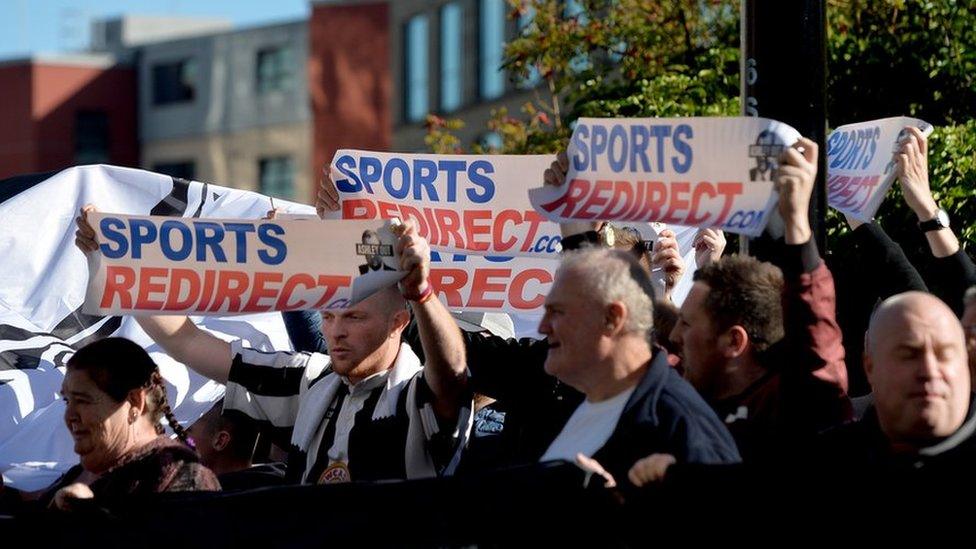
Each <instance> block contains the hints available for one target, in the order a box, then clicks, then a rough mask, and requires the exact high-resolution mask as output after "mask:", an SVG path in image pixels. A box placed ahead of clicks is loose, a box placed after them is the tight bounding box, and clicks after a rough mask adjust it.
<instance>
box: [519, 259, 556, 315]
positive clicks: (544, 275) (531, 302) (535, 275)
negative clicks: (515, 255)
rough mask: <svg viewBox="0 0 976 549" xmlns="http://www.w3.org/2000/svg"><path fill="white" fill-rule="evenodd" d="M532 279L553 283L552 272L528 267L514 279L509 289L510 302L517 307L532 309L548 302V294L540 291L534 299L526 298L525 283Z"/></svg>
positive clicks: (542, 282) (543, 282)
mask: <svg viewBox="0 0 976 549" xmlns="http://www.w3.org/2000/svg"><path fill="white" fill-rule="evenodd" d="M530 280H537V281H539V283H540V284H551V283H552V273H550V272H549V271H546V270H544V269H526V270H524V271H522V272H520V273H518V274H517V275H515V278H514V279H513V280H512V286H511V288H509V290H508V302H509V303H511V304H512V307H514V308H516V309H525V310H532V309H536V308H539V307H542V305H543V304H544V303H545V302H546V294H544V293H538V294H536V296H535V297H533V298H532V299H525V285H526V283H528V282H529V281H530Z"/></svg>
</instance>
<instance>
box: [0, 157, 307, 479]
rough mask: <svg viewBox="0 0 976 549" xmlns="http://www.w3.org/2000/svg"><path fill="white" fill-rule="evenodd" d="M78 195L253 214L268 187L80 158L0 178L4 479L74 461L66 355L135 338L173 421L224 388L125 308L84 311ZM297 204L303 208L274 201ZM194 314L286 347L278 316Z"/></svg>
mask: <svg viewBox="0 0 976 549" xmlns="http://www.w3.org/2000/svg"><path fill="white" fill-rule="evenodd" d="M85 204H95V205H96V206H97V207H98V209H99V210H100V211H103V212H114V213H125V214H133V215H169V216H178V217H217V218H253V219H257V218H260V217H263V216H264V215H266V213H267V212H268V210H269V209H271V207H270V206H271V204H270V201H269V200H268V198H267V197H266V196H263V195H260V194H257V193H253V192H248V191H241V190H236V189H229V188H226V187H219V186H215V185H208V184H206V183H199V182H196V181H186V180H182V179H174V178H172V177H169V176H164V175H160V174H155V173H151V172H146V171H142V170H135V169H129V168H119V167H114V166H103V165H99V166H81V167H76V168H70V169H67V170H63V171H60V172H54V173H47V174H38V175H28V176H21V177H14V178H10V179H6V180H3V181H0V258H2V259H0V473H2V474H3V481H4V484H6V485H8V486H12V487H14V488H18V489H21V490H39V489H42V488H44V487H46V486H47V485H49V484H50V483H51V482H53V481H54V480H55V479H57V477H58V476H60V475H61V473H63V472H64V471H65V470H67V469H68V468H69V467H71V466H72V465H74V464H75V463H77V462H78V457H77V455H75V453H74V451H73V450H72V447H73V443H72V439H71V437H70V435H69V434H68V431H67V429H66V428H65V426H64V422H63V419H62V415H63V411H64V405H63V402H62V401H61V399H60V395H59V390H60V388H61V381H62V379H63V377H64V363H65V361H66V360H67V359H68V357H70V356H71V354H72V353H73V352H74V350H75V349H78V348H79V347H81V346H83V345H85V344H86V343H89V342H91V341H94V340H97V339H100V338H103V337H108V336H111V335H118V336H123V337H127V338H130V339H132V340H134V341H136V342H137V343H140V344H142V345H143V346H145V347H146V348H147V350H148V351H149V352H150V354H151V355H152V357H153V359H154V360H155V361H156V363H157V364H158V365H159V368H160V371H161V373H162V374H163V377H164V378H165V379H166V381H167V389H168V396H169V399H170V402H171V403H172V405H173V407H174V410H175V412H176V416H177V418H178V419H179V420H180V421H181V422H184V423H185V424H189V423H191V422H192V421H194V420H195V419H197V418H198V417H199V416H200V415H201V414H202V413H203V412H205V411H206V410H207V409H209V408H210V406H211V403H212V402H213V401H215V400H217V399H219V398H220V397H221V396H222V395H223V387H222V386H221V385H219V384H217V383H214V382H212V381H209V380H207V379H205V378H203V377H201V376H199V375H197V374H196V373H194V372H192V371H190V370H188V369H187V368H186V367H184V366H183V365H182V364H180V363H177V362H175V361H174V360H172V359H171V358H169V357H168V356H167V355H166V354H165V353H163V352H162V351H161V350H160V348H159V347H158V346H156V345H155V344H154V343H153V342H152V340H150V339H149V338H148V336H146V335H145V334H144V333H143V332H142V330H141V329H140V328H139V326H138V324H137V323H136V322H135V321H134V320H133V319H132V318H129V317H117V316H109V317H101V316H91V315H86V314H84V313H82V311H81V305H82V302H83V301H84V298H85V288H86V284H87V278H88V267H87V263H86V260H85V256H84V254H83V253H82V252H81V251H80V250H78V249H77V248H76V247H75V245H74V232H75V221H74V219H75V217H76V216H77V215H78V210H79V209H80V208H81V206H83V205H85ZM276 205H279V206H280V207H283V209H285V210H286V211H289V212H293V213H314V210H313V209H312V208H311V207H310V206H303V205H299V204H294V203H289V202H285V201H281V202H280V203H279V202H278V201H276ZM194 320H195V321H196V322H197V323H198V324H200V325H201V326H202V327H204V328H205V329H207V330H209V331H211V332H213V333H214V334H216V335H217V336H218V337H222V338H224V339H236V338H242V339H244V340H245V341H246V342H247V344H248V345H249V346H251V347H254V348H256V349H261V350H282V349H290V348H291V344H290V343H289V341H288V336H287V334H286V332H285V328H284V324H283V323H282V320H281V316H280V314H278V313H265V314H253V315H243V316H232V317H198V318H194Z"/></svg>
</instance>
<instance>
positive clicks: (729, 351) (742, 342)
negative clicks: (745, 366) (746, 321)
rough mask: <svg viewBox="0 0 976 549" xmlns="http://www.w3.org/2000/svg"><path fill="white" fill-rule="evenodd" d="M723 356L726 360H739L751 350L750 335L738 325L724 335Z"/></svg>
mask: <svg viewBox="0 0 976 549" xmlns="http://www.w3.org/2000/svg"><path fill="white" fill-rule="evenodd" d="M722 338H723V340H722V354H723V356H725V357H726V358H739V357H740V356H742V355H744V354H745V353H746V351H748V350H749V334H748V333H747V332H746V330H745V328H743V327H742V326H739V325H738V324H737V325H735V326H732V327H731V328H729V329H728V330H726V331H725V333H724V334H722Z"/></svg>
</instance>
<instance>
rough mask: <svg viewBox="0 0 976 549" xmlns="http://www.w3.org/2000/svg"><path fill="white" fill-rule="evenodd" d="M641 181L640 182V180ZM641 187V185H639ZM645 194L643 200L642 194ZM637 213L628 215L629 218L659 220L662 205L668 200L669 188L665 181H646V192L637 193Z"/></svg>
mask: <svg viewBox="0 0 976 549" xmlns="http://www.w3.org/2000/svg"><path fill="white" fill-rule="evenodd" d="M638 183H640V182H638ZM638 188H639V187H638ZM642 194H643V196H644V199H643V202H642V201H641V200H640V196H641V195H642ZM637 196H638V199H637V201H636V202H637V207H636V208H635V211H637V212H638V213H637V214H636V215H631V216H628V217H627V218H628V219H640V220H646V221H657V220H658V217H659V216H660V213H661V207H662V206H664V204H665V203H667V201H668V189H667V187H665V186H664V182H663V181H646V182H644V192H643V193H640V192H638V193H637Z"/></svg>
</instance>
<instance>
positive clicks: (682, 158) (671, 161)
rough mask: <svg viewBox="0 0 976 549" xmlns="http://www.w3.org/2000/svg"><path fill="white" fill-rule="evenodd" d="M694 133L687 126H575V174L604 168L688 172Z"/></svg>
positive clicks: (643, 171)
mask: <svg viewBox="0 0 976 549" xmlns="http://www.w3.org/2000/svg"><path fill="white" fill-rule="evenodd" d="M693 137H694V130H693V129H692V127H691V126H690V125H689V124H677V125H675V126H673V127H672V126H669V125H664V124H650V125H647V126H644V125H632V126H629V131H628V127H627V126H625V125H623V124H608V125H604V124H600V125H593V126H589V125H587V124H578V125H577V126H576V129H575V130H574V131H573V137H572V141H571V145H572V147H571V148H572V149H573V158H572V165H573V169H574V170H575V171H576V172H595V171H599V170H600V169H601V168H603V166H604V164H603V162H604V161H606V167H607V168H609V170H610V171H612V172H614V173H621V172H630V173H655V172H657V173H664V172H667V171H669V170H671V171H674V172H676V173H687V172H688V170H690V169H691V165H692V161H693V159H694V150H693V148H692V146H691V140H692V138H693Z"/></svg>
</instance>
